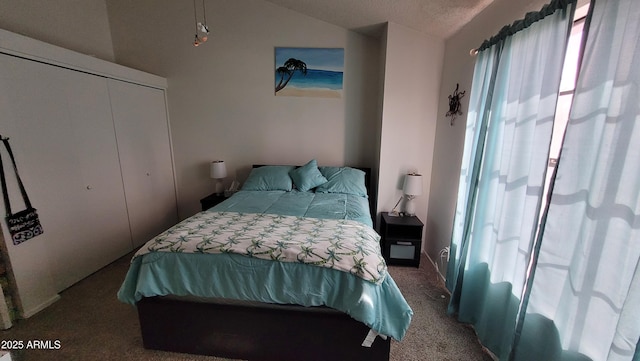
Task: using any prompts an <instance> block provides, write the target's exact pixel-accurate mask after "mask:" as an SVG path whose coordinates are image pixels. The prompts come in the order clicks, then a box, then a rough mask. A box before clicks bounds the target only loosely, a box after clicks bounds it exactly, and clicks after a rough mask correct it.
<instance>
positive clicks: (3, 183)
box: [0, 135, 11, 215]
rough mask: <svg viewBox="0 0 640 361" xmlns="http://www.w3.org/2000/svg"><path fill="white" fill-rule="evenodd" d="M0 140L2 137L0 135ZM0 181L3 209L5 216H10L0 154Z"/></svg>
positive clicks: (9, 205)
mask: <svg viewBox="0 0 640 361" xmlns="http://www.w3.org/2000/svg"><path fill="white" fill-rule="evenodd" d="M0 138H2V136H1V135H0ZM0 181H1V182H2V196H3V197H4V208H5V209H6V210H7V215H10V214H11V204H10V203H9V192H8V191H7V180H6V179H5V176H4V164H2V155H1V154H0Z"/></svg>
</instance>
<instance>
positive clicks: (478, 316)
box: [447, 1, 575, 359]
mask: <svg viewBox="0 0 640 361" xmlns="http://www.w3.org/2000/svg"><path fill="white" fill-rule="evenodd" d="M574 3H575V2H571V1H568V2H567V1H555V2H553V3H552V6H547V7H545V8H544V9H543V10H544V11H543V12H541V13H542V14H541V13H537V14H529V15H527V18H526V19H524V20H523V21H521V22H518V23H517V24H514V25H513V26H511V27H506V28H504V29H503V30H502V31H501V32H500V34H499V36H498V37H496V38H494V39H491V40H490V41H489V42H488V43H487V44H484V45H483V47H482V48H481V49H482V50H481V51H480V52H479V54H478V59H477V62H476V67H475V71H474V79H473V85H472V88H471V95H470V104H469V113H468V118H467V129H466V138H465V142H466V143H465V150H464V154H463V161H462V171H461V175H460V183H459V197H458V202H457V208H456V215H455V220H454V228H453V233H452V240H451V256H452V258H451V261H450V262H449V265H448V271H447V287H448V288H449V289H450V290H451V292H452V297H451V302H450V305H449V312H450V313H454V314H457V316H458V319H459V320H460V321H462V322H466V323H470V324H473V326H474V328H475V330H476V332H477V334H478V337H479V339H480V341H481V342H482V344H483V345H484V346H485V347H487V348H488V349H489V350H491V351H492V352H493V353H494V354H496V355H498V356H499V357H500V358H501V359H506V358H507V357H508V355H509V352H510V350H511V345H512V342H513V335H514V331H515V328H516V320H517V316H518V311H519V307H520V299H521V295H522V292H523V288H524V283H525V280H526V272H527V268H528V264H529V259H530V255H531V250H532V245H533V238H534V234H535V230H536V227H537V220H538V216H537V215H538V214H539V210H540V204H541V202H540V197H541V194H542V191H543V182H544V177H545V172H546V168H547V159H548V152H549V145H550V142H551V134H552V130H553V129H552V128H553V118H554V113H555V106H556V101H557V97H558V90H559V86H560V77H561V72H562V65H563V59H564V53H565V49H566V44H567V39H568V35H569V30H570V28H571V23H572V17H573V13H572V12H573V4H574ZM514 29H515V31H514Z"/></svg>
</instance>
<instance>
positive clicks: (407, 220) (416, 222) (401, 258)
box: [380, 213, 424, 267]
mask: <svg viewBox="0 0 640 361" xmlns="http://www.w3.org/2000/svg"><path fill="white" fill-rule="evenodd" d="M423 226H424V225H423V224H422V222H420V219H418V217H416V216H405V217H393V216H390V215H388V214H387V213H383V214H382V217H381V224H380V236H381V239H380V242H381V244H380V246H381V247H382V256H383V257H384V259H385V261H387V264H389V265H400V266H414V267H419V266H420V248H421V246H422V227H423Z"/></svg>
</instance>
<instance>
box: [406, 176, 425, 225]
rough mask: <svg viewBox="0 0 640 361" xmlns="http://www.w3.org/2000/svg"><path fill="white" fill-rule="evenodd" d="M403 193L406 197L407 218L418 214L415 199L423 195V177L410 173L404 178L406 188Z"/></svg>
mask: <svg viewBox="0 0 640 361" xmlns="http://www.w3.org/2000/svg"><path fill="white" fill-rule="evenodd" d="M402 192H403V193H404V196H405V199H406V201H405V204H404V213H405V215H407V216H414V215H415V214H416V205H415V204H414V202H413V199H414V198H415V197H416V196H419V195H421V194H422V175H420V174H416V173H409V174H407V175H406V176H405V177H404V186H403V187H402Z"/></svg>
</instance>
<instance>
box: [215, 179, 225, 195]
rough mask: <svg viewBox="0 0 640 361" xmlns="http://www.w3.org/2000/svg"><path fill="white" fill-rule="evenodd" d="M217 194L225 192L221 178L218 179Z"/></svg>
mask: <svg viewBox="0 0 640 361" xmlns="http://www.w3.org/2000/svg"><path fill="white" fill-rule="evenodd" d="M215 192H216V194H217V195H221V194H222V193H224V186H223V185H222V181H221V180H219V179H216V190H215Z"/></svg>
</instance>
